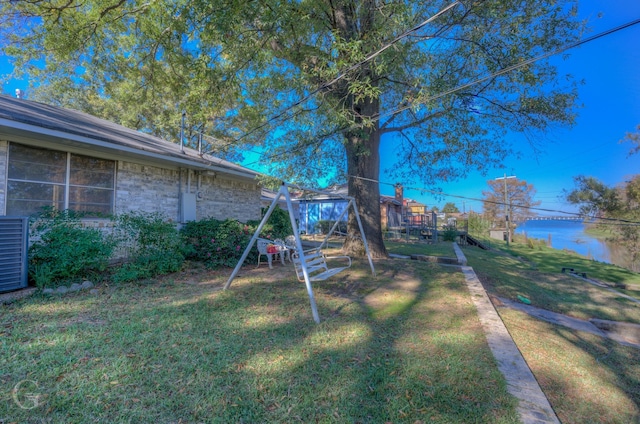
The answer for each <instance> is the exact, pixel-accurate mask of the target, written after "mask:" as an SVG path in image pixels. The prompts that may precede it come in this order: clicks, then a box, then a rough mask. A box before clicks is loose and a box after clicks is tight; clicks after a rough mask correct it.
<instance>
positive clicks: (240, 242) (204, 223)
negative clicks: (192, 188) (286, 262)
mask: <svg viewBox="0 0 640 424" xmlns="http://www.w3.org/2000/svg"><path fill="white" fill-rule="evenodd" d="M255 229H256V226H253V225H249V224H242V223H240V222H238V221H236V220H232V219H227V220H225V221H220V220H217V219H213V218H209V219H203V220H200V221H191V222H189V223H187V224H186V225H185V226H184V227H183V228H182V230H181V234H182V238H183V240H184V243H185V245H186V246H187V257H188V258H189V259H193V260H197V261H202V262H204V263H205V264H206V266H207V267H209V268H218V267H221V266H227V267H234V266H235V265H236V264H237V263H238V260H239V259H240V257H241V256H242V253H243V252H244V250H245V249H246V247H247V244H249V241H250V240H251V236H252V235H253V233H254V231H255ZM253 250H255V249H252V252H251V254H250V255H249V257H248V258H247V261H252V260H256V259H257V252H253Z"/></svg>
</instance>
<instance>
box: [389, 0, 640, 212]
mask: <svg viewBox="0 0 640 424" xmlns="http://www.w3.org/2000/svg"><path fill="white" fill-rule="evenodd" d="M579 15H580V17H581V19H588V20H589V27H590V28H591V29H592V31H591V32H590V33H588V34H585V37H588V36H591V35H595V34H597V33H600V32H603V31H606V30H609V29H612V28H615V27H617V26H619V25H622V24H625V23H628V22H630V21H633V20H636V19H638V18H640V0H580V3H579ZM638 46H640V24H637V25H634V26H632V27H630V28H627V29H624V30H622V31H619V32H616V33H614V34H612V35H608V36H605V37H603V38H600V39H597V40H595V41H591V42H589V43H586V44H584V45H582V46H580V47H577V48H574V49H571V50H568V51H566V52H565V53H566V54H568V55H569V57H567V58H563V57H560V56H558V57H554V58H553V59H552V63H554V64H555V65H556V66H558V68H559V72H558V75H565V74H571V75H572V76H574V77H575V78H576V79H577V80H584V82H585V84H584V85H583V86H581V87H580V89H579V94H580V98H579V103H581V104H582V105H583V107H582V108H581V109H579V110H578V118H577V123H576V125H575V126H574V127H573V128H571V129H557V130H554V132H553V133H549V134H548V138H549V139H550V141H549V142H547V143H545V144H544V146H543V149H544V152H542V153H540V154H538V155H535V154H534V152H533V150H532V149H531V148H529V147H528V146H527V145H526V143H525V142H523V141H522V140H520V139H518V137H517V136H514V138H513V139H511V140H510V141H512V142H513V143H514V145H515V146H516V148H519V149H520V151H521V153H522V155H521V159H518V158H508V159H507V160H506V161H505V163H504V168H500V169H495V170H493V171H489V173H488V174H487V175H486V176H482V175H479V174H478V173H471V174H470V175H469V176H468V177H467V178H466V179H464V180H460V181H456V182H452V183H448V184H444V185H441V186H440V188H441V189H442V191H443V192H444V193H447V194H451V195H454V196H462V197H466V198H467V199H461V198H458V197H454V196H444V197H439V198H434V197H433V196H431V195H428V194H427V195H425V194H422V193H421V192H420V191H418V190H410V189H409V190H407V189H406V188H405V197H410V198H413V199H416V200H418V201H421V202H423V203H426V204H427V205H428V206H433V205H434V204H435V205H437V206H440V207H442V206H443V205H444V204H445V203H447V202H454V203H455V204H456V206H458V208H459V209H460V210H461V211H462V210H463V208H464V209H465V210H466V211H467V212H468V211H470V210H474V211H477V212H480V211H482V202H479V201H473V200H471V198H476V199H477V198H481V197H482V190H486V189H487V188H488V185H487V180H489V179H493V178H496V177H501V176H503V175H504V174H505V173H507V174H508V175H515V176H516V177H517V178H519V179H523V180H526V181H527V182H528V183H530V184H533V185H534V187H535V188H536V190H537V195H536V200H540V201H541V202H542V204H541V205H540V206H539V208H545V209H553V210H561V211H567V212H575V211H576V208H575V207H573V206H572V205H569V204H567V203H566V202H564V200H563V199H561V198H559V196H562V192H563V189H567V190H570V189H572V188H573V177H574V176H577V175H581V174H582V175H590V176H595V177H597V178H599V179H600V180H602V181H603V182H605V183H606V184H608V185H616V184H618V183H621V182H623V181H624V180H625V179H628V177H629V176H630V175H632V174H638V173H640V154H636V155H634V156H630V157H628V152H629V150H630V148H631V144H629V143H624V144H620V143H619V141H620V140H621V139H622V138H623V137H624V135H625V134H626V133H627V132H632V131H634V129H635V128H636V126H637V125H638V124H640V47H638ZM382 166H383V168H384V166H385V164H383V165H382ZM382 178H384V177H382ZM386 182H387V183H393V181H386ZM416 188H422V187H416ZM381 191H382V193H383V194H388V195H393V188H392V187H391V186H389V185H384V184H383V185H381ZM539 213H540V214H541V215H561V214H557V213H547V212H539Z"/></svg>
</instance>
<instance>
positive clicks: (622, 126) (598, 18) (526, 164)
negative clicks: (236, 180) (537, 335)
mask: <svg viewBox="0 0 640 424" xmlns="http://www.w3.org/2000/svg"><path fill="white" fill-rule="evenodd" d="M579 15H580V17H581V18H582V19H587V20H588V21H589V27H590V28H591V30H592V31H591V32H590V33H588V34H585V36H590V35H594V34H597V33H600V32H603V31H605V30H608V29H612V28H615V27H617V26H619V25H622V24H624V23H627V22H630V21H633V20H635V19H638V18H640V0H580V3H579ZM638 45H640V24H638V25H635V26H632V27H630V28H627V29H624V30H622V31H619V32H617V33H614V34H612V35H608V36H605V37H603V38H600V39H597V40H595V41H592V42H589V43H587V44H585V45H583V46H581V47H577V48H574V49H571V50H568V51H567V52H565V53H566V54H568V57H560V56H558V57H554V58H553V59H552V61H553V63H554V64H556V65H557V66H558V67H559V73H558V75H565V74H571V75H572V76H573V77H575V78H576V79H577V80H584V81H585V84H584V85H583V86H581V87H580V89H579V92H580V98H579V103H581V104H583V107H582V108H581V109H580V110H579V111H578V114H579V116H578V118H577V124H576V125H575V127H573V128H571V129H557V130H555V131H554V132H553V133H549V134H548V135H547V136H548V138H549V140H550V141H549V142H547V143H546V144H545V145H544V146H543V149H544V151H543V152H542V153H540V154H538V155H534V152H533V150H532V149H531V148H530V147H528V145H527V144H526V143H525V142H523V141H522V140H521V139H519V138H518V136H514V137H513V139H511V140H510V141H511V142H512V143H513V144H514V145H515V147H516V149H518V150H520V152H521V158H520V159H518V158H508V159H507V160H506V161H505V162H504V167H503V168H499V169H495V170H493V171H489V173H488V174H487V175H486V176H482V175H480V174H478V173H473V172H472V173H471V174H470V175H469V176H468V177H467V178H465V179H464V180H459V181H456V182H452V183H448V184H442V185H440V186H439V187H440V188H441V189H442V192H443V193H445V194H449V195H452V196H441V197H437V198H435V197H433V196H431V195H429V194H425V193H424V192H420V191H419V190H412V188H413V187H415V188H417V189H420V188H423V187H422V186H412V185H411V184H405V187H406V188H405V197H410V198H413V199H415V200H418V201H421V202H423V203H426V204H427V205H428V206H433V205H437V206H440V207H442V206H443V205H444V204H445V203H446V202H454V203H455V204H456V205H457V206H458V208H459V209H460V210H463V209H464V210H465V211H470V210H474V211H478V212H479V211H481V210H482V203H481V202H480V201H476V200H472V199H479V198H481V197H482V190H486V189H487V180H488V179H493V178H496V177H500V176H502V175H504V174H505V173H506V174H508V175H515V176H516V177H518V178H519V179H523V180H526V181H527V182H528V183H531V184H533V185H534V187H535V188H536V189H537V196H536V199H537V200H540V201H541V202H542V204H541V205H540V206H539V207H540V208H546V209H552V210H560V211H568V212H573V211H575V210H576V209H575V207H573V206H571V205H568V204H566V203H565V202H564V201H563V200H562V199H561V198H560V196H562V192H563V189H567V190H569V189H571V188H572V187H573V177H574V176H577V175H581V174H582V175H591V176H595V177H597V178H599V179H600V180H602V181H603V182H605V183H606V184H609V185H615V184H618V183H620V182H623V181H624V180H625V179H628V177H629V176H630V175H632V174H637V173H640V154H637V155H635V156H630V157H629V156H628V152H629V150H630V148H631V145H630V144H629V143H626V144H620V143H619V141H620V140H621V139H622V138H623V137H624V135H625V133H627V132H631V131H634V129H635V128H636V126H637V125H638V124H640V48H638ZM9 71H10V67H9V65H8V62H7V59H6V58H5V57H3V56H0V74H6V73H8V72H9ZM25 86H26V84H25V83H24V82H23V81H9V82H7V83H5V85H4V87H3V88H2V92H3V93H6V94H11V95H13V94H14V92H15V90H16V89H17V88H21V89H24V88H25ZM383 156H384V155H383ZM247 161H248V162H250V161H255V157H251V155H250V156H249V157H248V158H247ZM385 166H391V163H385V162H384V159H383V163H382V167H383V168H384V167H385ZM381 178H382V179H383V180H384V174H383V173H381ZM383 182H384V183H389V184H382V185H381V187H380V188H381V192H382V193H383V194H388V195H393V187H391V185H390V184H392V183H395V181H383ZM454 196H460V197H464V198H465V199H462V198H460V197H454ZM541 214H548V213H544V212H541ZM556 215H557V214H556Z"/></svg>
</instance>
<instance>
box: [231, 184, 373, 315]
mask: <svg viewBox="0 0 640 424" xmlns="http://www.w3.org/2000/svg"><path fill="white" fill-rule="evenodd" d="M289 187H290V185H289V184H287V183H285V182H283V183H282V185H281V186H280V190H278V194H277V195H276V196H275V198H274V199H273V202H271V206H269V209H268V210H267V213H265V215H264V217H263V218H262V221H261V222H260V225H258V228H257V229H256V231H255V233H254V234H253V237H251V241H249V244H248V245H247V247H246V249H245V250H244V253H243V254H242V257H241V258H240V260H239V261H238V264H237V265H236V267H235V268H234V270H233V272H232V273H231V276H230V277H229V280H228V281H227V283H226V284H225V285H224V290H226V289H228V288H229V287H230V286H231V283H232V282H233V279H234V278H235V277H236V275H237V274H238V272H239V271H240V268H241V267H242V264H243V263H244V261H245V260H246V259H247V256H248V255H249V252H251V249H252V248H253V245H254V244H255V243H256V240H257V239H258V238H259V235H260V232H261V231H262V228H263V227H264V225H265V224H266V223H267V221H268V220H269V217H270V216H271V213H272V212H273V210H274V209H275V207H276V205H277V204H278V201H279V200H280V199H281V198H282V197H284V198H285V200H286V202H287V210H288V211H289V218H290V219H291V228H292V229H293V235H294V236H295V239H296V251H297V252H296V254H297V255H299V257H298V260H299V261H300V267H301V268H302V274H303V276H304V282H305V285H306V288H307V294H308V295H309V302H310V303H311V312H312V314H313V320H314V321H315V322H316V323H318V324H319V323H320V315H319V314H318V308H317V306H316V300H315V297H314V295H313V288H312V287H311V279H310V278H309V269H308V266H307V261H306V260H305V252H304V250H303V249H302V240H301V239H300V233H299V231H298V225H297V224H296V219H295V216H294V214H293V205H292V203H291V194H290V193H289ZM295 187H296V188H297V189H300V190H304V191H311V192H314V193H318V194H329V193H327V192H323V191H319V190H313V189H308V188H303V187H298V186H295ZM341 197H342V198H344V199H346V200H348V201H349V204H348V205H347V207H346V208H345V209H344V211H343V212H342V213H341V214H340V216H339V217H338V219H337V220H336V222H335V224H334V225H333V227H332V228H331V230H330V231H329V232H328V233H327V236H326V237H325V239H324V240H323V241H322V243H321V244H320V246H319V247H318V250H319V249H321V248H322V247H323V246H325V245H326V244H327V242H328V240H329V237H330V236H331V234H333V233H334V231H335V230H336V228H337V227H338V224H339V223H340V221H341V220H342V218H343V217H344V216H345V214H346V213H347V212H348V211H349V208H353V212H354V214H355V217H356V220H357V222H358V227H359V228H360V236H361V237H362V242H363V243H364V248H365V251H366V253H367V258H368V259H369V266H370V267H371V273H372V274H373V276H374V277H375V275H376V270H375V268H374V267H373V259H372V258H371V253H370V252H369V246H368V244H367V239H366V237H365V234H364V229H363V228H362V221H361V220H360V214H358V208H357V207H356V201H355V199H354V198H353V197H350V196H341Z"/></svg>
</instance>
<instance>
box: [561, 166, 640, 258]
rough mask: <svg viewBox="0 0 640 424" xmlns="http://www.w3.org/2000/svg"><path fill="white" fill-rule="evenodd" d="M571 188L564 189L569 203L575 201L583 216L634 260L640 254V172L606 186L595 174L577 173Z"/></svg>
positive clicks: (639, 256)
mask: <svg viewBox="0 0 640 424" xmlns="http://www.w3.org/2000/svg"><path fill="white" fill-rule="evenodd" d="M574 185H575V187H574V189H573V190H571V191H567V192H565V197H566V199H567V201H568V202H569V203H572V204H574V205H578V206H579V207H580V213H581V214H582V215H584V216H585V217H589V218H596V221H595V222H596V225H598V226H599V227H601V228H602V229H604V230H606V231H607V232H609V234H611V236H610V237H609V238H610V240H612V241H614V242H616V243H619V244H622V245H624V246H625V247H626V249H627V251H628V252H629V253H630V254H631V255H632V259H633V260H634V261H636V260H638V259H639V258H640V225H639V224H638V222H639V221H640V175H635V176H633V178H632V179H631V180H628V181H625V182H624V183H622V184H620V185H618V186H617V187H609V186H607V185H606V184H604V183H603V182H602V181H600V180H598V179H597V178H595V177H588V176H583V175H580V176H577V177H575V178H574Z"/></svg>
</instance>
